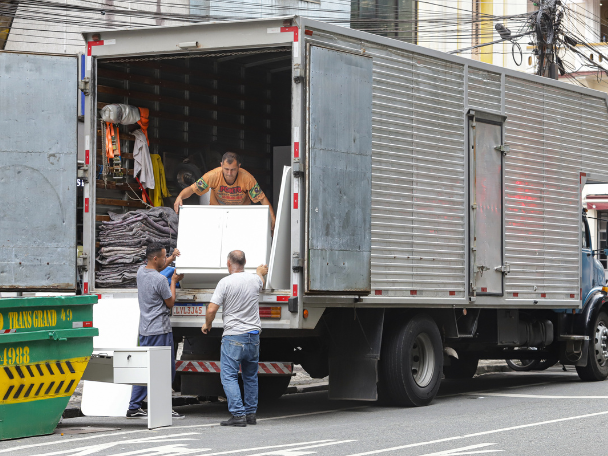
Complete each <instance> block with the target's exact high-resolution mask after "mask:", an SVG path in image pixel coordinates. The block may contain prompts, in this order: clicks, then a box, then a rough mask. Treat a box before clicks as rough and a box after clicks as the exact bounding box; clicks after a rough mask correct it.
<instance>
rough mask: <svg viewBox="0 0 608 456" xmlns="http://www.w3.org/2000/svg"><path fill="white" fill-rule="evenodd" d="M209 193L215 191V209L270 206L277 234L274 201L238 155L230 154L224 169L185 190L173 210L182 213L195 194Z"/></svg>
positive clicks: (217, 169)
mask: <svg viewBox="0 0 608 456" xmlns="http://www.w3.org/2000/svg"><path fill="white" fill-rule="evenodd" d="M208 191H211V195H210V198H209V199H210V203H211V204H212V205H218V204H219V205H247V204H251V203H261V204H263V205H264V206H268V208H269V209H270V218H271V221H272V227H271V229H272V230H273V231H274V223H275V216H274V211H273V210H272V205H271V204H270V201H268V198H267V197H266V195H265V194H264V192H263V191H262V189H261V188H260V185H259V184H258V183H257V181H256V180H255V178H254V177H253V176H252V175H251V174H249V173H248V172H247V171H245V170H244V169H242V168H241V161H240V159H239V156H238V155H237V154H235V153H234V152H226V153H225V154H224V156H223V157H222V162H221V166H220V167H218V168H215V169H212V170H211V171H209V172H208V173H206V174H205V175H204V176H203V177H201V178H200V179H199V180H197V181H196V182H195V183H194V184H192V185H191V186H190V187H186V188H185V189H183V190H182V191H181V193H180V194H179V195H178V197H177V199H176V200H175V204H174V205H173V209H175V212H178V211H179V207H180V206H181V205H182V204H183V201H184V200H185V199H186V198H189V197H191V196H192V195H193V194H194V193H196V194H197V195H199V196H200V195H203V194H205V193H207V192H208Z"/></svg>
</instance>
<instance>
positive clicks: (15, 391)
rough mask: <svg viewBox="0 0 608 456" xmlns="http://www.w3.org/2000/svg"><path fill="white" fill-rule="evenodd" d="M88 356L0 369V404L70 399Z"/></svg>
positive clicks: (1, 367) (0, 367) (85, 365)
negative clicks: (59, 398) (55, 398)
mask: <svg viewBox="0 0 608 456" xmlns="http://www.w3.org/2000/svg"><path fill="white" fill-rule="evenodd" d="M88 362H89V357H86V358H73V359H66V360H61V361H43V362H40V363H32V364H22V365H18V366H0V404H15V403H17V402H30V401H38V400H41V399H50V398H54V397H65V396H68V397H69V396H71V395H72V394H73V393H74V390H75V389H76V387H77V386H78V382H79V381H80V379H81V377H82V374H83V373H84V370H85V369H86V367H87V364H88Z"/></svg>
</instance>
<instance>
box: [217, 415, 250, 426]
mask: <svg viewBox="0 0 608 456" xmlns="http://www.w3.org/2000/svg"><path fill="white" fill-rule="evenodd" d="M220 426H236V427H245V426H247V420H246V419H245V417H244V416H231V417H230V419H229V420H227V421H222V422H220Z"/></svg>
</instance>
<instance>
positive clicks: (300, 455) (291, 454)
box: [206, 440, 356, 456]
mask: <svg viewBox="0 0 608 456" xmlns="http://www.w3.org/2000/svg"><path fill="white" fill-rule="evenodd" d="M351 442H356V440H336V441H332V442H327V443H319V444H316V445H307V446H303V447H299V448H284V449H281V450H277V451H271V452H266V453H255V454H251V455H249V456H271V455H272V456H304V455H307V454H317V452H316V451H306V450H310V449H312V448H320V447H325V446H329V445H340V444H343V443H351ZM215 454H216V455H217V454H221V453H215ZM206 456H207V455H206ZM208 456H213V455H211V454H210V455H208Z"/></svg>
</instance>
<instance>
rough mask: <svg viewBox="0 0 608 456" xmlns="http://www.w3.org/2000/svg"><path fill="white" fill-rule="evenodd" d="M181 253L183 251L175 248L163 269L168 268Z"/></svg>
mask: <svg viewBox="0 0 608 456" xmlns="http://www.w3.org/2000/svg"><path fill="white" fill-rule="evenodd" d="M180 255H181V252H180V251H179V250H178V249H173V253H172V254H171V256H170V257H167V259H166V260H165V266H164V267H163V269H165V268H167V266H169V265H170V264H171V263H173V262H174V261H175V259H176V258H177V257H178V256H180Z"/></svg>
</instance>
